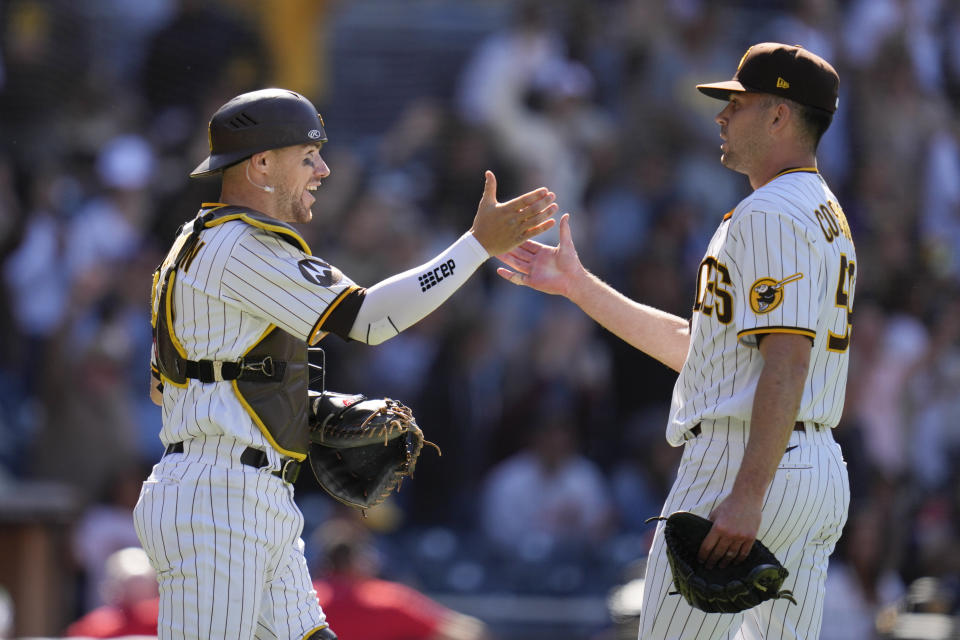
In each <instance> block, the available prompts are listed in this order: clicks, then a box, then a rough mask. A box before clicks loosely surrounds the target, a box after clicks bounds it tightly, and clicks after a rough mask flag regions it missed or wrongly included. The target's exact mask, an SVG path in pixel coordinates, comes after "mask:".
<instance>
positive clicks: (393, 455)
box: [309, 391, 439, 509]
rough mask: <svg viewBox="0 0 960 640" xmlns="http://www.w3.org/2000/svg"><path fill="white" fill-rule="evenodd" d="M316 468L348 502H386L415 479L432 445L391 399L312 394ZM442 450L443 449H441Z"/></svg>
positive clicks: (366, 504) (327, 484)
mask: <svg viewBox="0 0 960 640" xmlns="http://www.w3.org/2000/svg"><path fill="white" fill-rule="evenodd" d="M309 400H310V453H309V459H310V467H311V468H312V469H313V474H314V476H316V478H317V482H319V483H320V486H321V487H323V489H324V490H325V491H326V492H327V493H329V494H330V495H331V496H333V497H334V498H336V499H337V500H339V501H340V502H342V503H344V504H348V505H350V506H353V507H358V508H360V509H367V508H370V507H373V506H375V505H377V504H380V503H381V502H383V501H384V500H386V499H387V497H388V496H389V495H390V493H391V492H392V491H393V490H394V489H399V488H400V483H401V481H402V480H403V478H405V477H406V476H412V475H413V470H414V468H415V467H416V464H417V457H418V456H419V455H420V450H421V449H422V448H423V445H424V444H425V443H426V444H429V445H431V446H433V447H436V445H435V444H433V443H432V442H426V441H425V440H424V438H423V431H421V430H420V427H419V426H417V422H416V420H414V418H413V412H412V411H411V410H410V409H409V408H408V407H406V406H404V405H403V404H401V403H399V402H397V401H396V400H391V399H390V398H367V397H366V396H364V395H361V394H356V395H347V394H344V393H335V392H332V391H324V392H322V393H318V392H315V391H311V392H310V398H309ZM437 451H439V448H437Z"/></svg>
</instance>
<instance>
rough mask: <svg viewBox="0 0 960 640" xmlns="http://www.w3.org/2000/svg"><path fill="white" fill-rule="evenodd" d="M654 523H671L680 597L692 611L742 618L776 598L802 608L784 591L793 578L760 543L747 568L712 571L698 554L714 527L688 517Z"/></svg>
mask: <svg viewBox="0 0 960 640" xmlns="http://www.w3.org/2000/svg"><path fill="white" fill-rule="evenodd" d="M650 520H666V524H665V525H664V528H663V537H664V540H665V541H666V546H667V561H668V562H669V563H670V571H671V572H672V573H673V584H674V586H675V587H676V589H677V591H676V592H675V593H679V594H680V595H682V596H683V597H684V599H685V600H686V601H687V603H689V604H690V606H692V607H696V608H697V609H700V610H701V611H706V612H707V613H737V612H739V611H743V610H745V609H750V608H751V607H755V606H757V605H758V604H760V603H761V602H764V601H765V600H770V599H774V598H784V599H786V600H789V601H790V602H792V603H794V604H796V603H797V601H796V600H794V599H793V593H792V592H790V591H787V590H781V589H780V587H781V586H782V585H783V581H784V580H785V579H786V578H787V576H788V575H789V572H788V571H787V570H786V569H785V568H784V567H783V565H782V564H780V562H779V561H778V560H777V558H776V556H774V555H773V553H771V552H770V550H769V549H767V547H766V546H764V545H763V543H761V542H760V541H759V540H755V541H754V543H753V547H752V548H751V549H750V553H749V554H748V555H747V557H746V559H745V560H743V561H742V562H739V563H737V564H734V565H730V566H727V567H714V568H707V566H706V565H705V564H704V563H702V562H700V561H699V560H698V559H697V553H698V552H699V550H700V545H701V544H702V543H703V539H704V538H705V537H706V536H707V533H708V532H709V531H710V527H712V526H713V523H712V522H710V521H709V520H707V519H706V518H701V517H700V516H698V515H696V514H693V513H690V512H687V511H677V512H676V513H673V514H671V515H670V517H668V518H663V517H658V518H650ZM650 520H648V522H649V521H650Z"/></svg>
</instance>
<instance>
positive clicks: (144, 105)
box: [0, 0, 960, 640]
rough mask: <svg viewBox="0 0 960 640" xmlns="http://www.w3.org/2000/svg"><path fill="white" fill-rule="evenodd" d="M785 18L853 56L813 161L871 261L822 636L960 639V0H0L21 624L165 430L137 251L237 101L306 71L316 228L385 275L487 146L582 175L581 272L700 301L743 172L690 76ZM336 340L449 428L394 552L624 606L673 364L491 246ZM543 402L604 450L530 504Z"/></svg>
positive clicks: (550, 632)
mask: <svg viewBox="0 0 960 640" xmlns="http://www.w3.org/2000/svg"><path fill="white" fill-rule="evenodd" d="M521 26H522V28H521ZM763 40H778V41H784V42H790V43H800V44H803V45H805V46H806V47H807V48H809V49H811V50H813V51H815V52H816V53H818V54H821V55H823V56H824V57H826V58H827V59H829V60H831V61H833V62H834V64H835V66H836V68H837V69H838V71H839V73H840V77H841V101H840V110H839V112H838V114H837V117H836V119H835V122H834V124H833V126H832V128H831V129H830V131H829V132H828V133H827V135H826V137H825V139H824V142H823V144H822V146H821V153H820V165H821V171H822V172H823V174H824V175H825V177H826V178H827V180H828V181H829V182H830V183H831V185H832V187H833V189H834V191H835V192H836V193H837V194H838V196H839V198H840V201H841V202H842V203H843V205H844V208H845V211H846V213H847V217H848V219H849V220H850V223H851V226H852V227H853V231H854V234H855V238H856V241H857V247H858V255H859V256H860V260H861V265H862V270H861V273H860V274H859V277H858V287H857V300H856V319H855V321H854V337H853V341H852V347H851V377H850V384H849V390H848V401H847V407H846V412H845V417H844V420H843V422H842V424H841V425H840V428H839V429H838V431H837V438H838V440H840V441H841V443H842V445H843V447H844V451H845V454H846V457H847V459H848V463H849V467H850V472H851V479H852V487H853V502H852V505H851V512H850V520H849V522H848V525H847V528H846V530H845V533H844V537H843V540H842V541H841V544H840V547H839V548H838V551H837V553H836V555H835V556H834V559H833V561H832V563H831V570H830V577H829V580H828V593H829V598H828V605H827V606H828V609H827V612H826V615H825V624H824V633H823V637H824V638H846V639H859V638H873V637H880V636H881V635H882V636H884V637H893V636H894V635H897V637H911V638H912V637H917V638H921V637H922V638H936V637H948V636H947V635H943V634H948V633H950V629H952V628H953V625H952V617H953V616H955V615H956V614H957V613H958V609H960V598H958V588H960V585H958V578H957V576H958V574H960V551H958V549H960V546H958V545H957V538H958V535H957V534H958V527H960V513H958V509H960V483H958V473H957V469H958V468H960V467H958V465H956V464H954V461H955V460H956V457H957V452H958V448H960V426H958V424H960V421H958V420H957V418H958V417H960V394H958V393H957V389H960V349H958V347H960V341H958V337H960V320H958V318H960V314H958V311H960V298H958V296H957V292H958V284H960V279H958V278H960V257H958V256H960V7H958V5H957V3H956V2H953V1H951V0H768V1H764V0H752V1H746V0H744V1H740V2H735V1H728V2H709V1H707V0H664V1H662V2H661V1H653V0H594V1H589V0H553V1H544V2H540V3H537V2H524V3H521V2H511V1H507V0H355V1H347V0H342V1H332V0H277V1H273V2H267V1H263V2H258V1H256V0H220V1H215V0H209V1H205V2H201V1H197V0H181V1H179V2H178V1H176V0H137V1H136V2H134V1H132V0H131V1H125V0H84V1H83V2H73V1H70V0H6V1H4V2H2V3H0V131H2V135H0V274H2V278H0V296H2V304H0V336H2V340H0V549H3V551H0V585H2V587H4V591H5V595H4V596H3V597H2V598H0V601H2V602H3V603H4V607H2V611H3V613H2V614H0V627H2V626H3V625H4V624H6V625H7V627H8V631H9V632H10V633H11V634H17V635H33V636H39V635H46V636H56V635H58V634H60V633H62V630H63V628H64V627H65V625H66V624H67V623H68V622H70V621H71V620H73V619H75V618H76V617H78V616H79V615H80V614H82V613H83V612H84V611H86V610H87V608H89V607H90V606H92V605H93V603H94V602H95V601H96V597H97V596H96V589H95V587H94V585H95V584H96V581H97V579H98V577H99V576H100V574H101V573H102V559H103V557H104V554H105V553H106V552H107V551H108V550H109V549H113V548H117V547H119V546H122V545H123V544H125V543H126V541H128V536H129V530H128V527H127V525H126V519H125V516H124V514H125V510H126V511H128V510H129V506H130V501H131V500H135V492H136V489H137V487H138V483H139V481H140V479H142V477H143V476H144V475H145V474H146V473H147V470H148V469H149V465H150V464H151V463H152V462H153V461H154V460H156V458H157V457H158V456H159V455H160V453H161V452H162V451H161V447H160V443H159V440H158V439H157V437H156V434H157V432H158V429H159V412H158V410H157V409H156V408H155V407H154V406H153V405H152V404H150V403H149V400H148V399H147V395H146V389H147V384H148V378H147V366H146V363H147V359H148V356H149V346H150V335H149V309H148V305H147V295H148V283H149V282H150V274H151V271H152V269H153V268H154V267H155V265H156V264H157V263H158V262H159V260H160V258H161V257H162V253H163V252H164V251H165V250H166V246H167V244H168V242H169V240H170V239H171V237H172V234H173V233H174V230H175V229H176V227H177V226H178V225H179V224H180V223H181V222H182V221H183V220H185V219H187V218H189V217H192V216H193V214H194V212H195V210H196V208H197V205H198V203H199V202H201V201H203V200H215V199H216V196H217V193H218V191H217V185H216V181H212V182H211V181H188V180H187V179H186V174H187V172H188V171H189V170H190V169H191V168H192V167H193V166H194V165H195V164H196V162H198V161H199V159H201V158H202V157H203V156H204V155H205V153H206V135H205V130H204V129H205V126H206V119H207V117H208V116H209V114H210V113H212V112H213V110H214V109H215V108H216V107H217V106H219V105H220V104H222V103H223V102H224V101H225V100H227V99H228V98H230V97H231V96H233V95H235V94H236V93H239V92H241V91H245V90H249V89H252V88H258V87H262V86H284V87H287V88H291V89H295V90H298V91H300V92H302V93H304V94H305V95H307V96H308V97H310V98H311V99H312V100H313V101H314V102H315V103H316V104H317V105H318V107H320V109H321V111H322V113H323V115H324V119H325V121H326V125H327V129H328V134H329V137H330V142H329V144H328V145H327V146H326V147H325V149H324V158H325V159H326V161H327V163H328V164H329V165H330V166H331V169H332V175H331V177H330V178H329V180H328V181H325V184H324V186H323V188H322V189H321V190H320V192H319V194H318V203H317V205H316V206H315V207H314V211H315V218H314V222H313V223H312V224H311V225H310V226H309V227H308V228H306V229H304V233H305V236H306V237H307V239H308V241H309V242H310V243H311V246H312V247H313V250H314V253H315V254H317V255H319V256H322V257H324V258H325V259H328V260H329V261H330V262H332V263H334V264H336V265H338V266H339V267H340V268H341V269H342V270H343V271H345V272H346V273H348V274H350V275H351V277H352V278H353V279H354V280H356V281H358V282H360V283H361V284H367V285H369V284H373V283H374V282H376V281H377V280H379V279H381V278H382V277H385V276H387V275H390V274H392V273H395V272H398V271H400V270H403V269H406V268H408V267H410V266H413V265H415V264H418V263H419V262H421V261H422V260H423V259H425V258H426V257H428V256H431V255H433V254H435V253H436V252H437V251H438V250H439V248H441V247H443V246H445V245H446V243H448V242H449V241H450V240H452V239H453V238H454V237H456V235H458V234H459V233H461V232H462V231H463V230H464V229H465V228H466V227H467V226H468V225H469V222H470V220H471V219H472V216H473V212H474V211H475V207H476V203H477V201H478V199H479V194H480V191H481V187H482V171H483V169H485V168H492V169H494V170H495V171H496V173H497V175H498V178H499V181H500V193H501V194H512V193H518V192H520V191H521V190H526V189H528V188H532V187H535V186H539V185H541V184H546V185H548V186H550V187H551V188H552V189H554V190H555V191H556V192H557V193H558V195H559V202H560V204H561V207H562V209H563V210H567V211H570V212H572V214H573V216H574V217H573V226H574V233H575V236H576V237H577V238H578V247H579V248H580V253H581V257H582V258H583V261H584V263H585V264H586V265H588V266H589V267H590V268H591V270H593V271H594V272H595V273H597V274H598V275H600V276H601V277H603V278H604V279H606V280H607V281H609V282H611V283H612V284H614V285H615V286H616V287H618V288H619V289H621V290H622V291H624V292H626V293H627V294H628V295H630V296H631V297H634V298H636V299H638V300H641V301H644V302H646V303H649V304H652V305H655V306H658V307H661V308H664V309H667V310H669V311H672V312H674V313H678V314H681V315H685V314H687V313H688V312H689V306H690V296H691V293H690V292H691V291H692V286H693V283H692V282H691V276H692V275H693V273H694V271H695V266H696V264H697V261H698V260H699V258H700V255H701V251H702V248H703V246H705V242H706V239H707V238H708V237H709V234H710V233H711V232H712V230H713V228H714V226H715V224H716V221H717V219H718V218H719V216H721V215H722V214H723V213H724V212H725V211H727V210H728V209H729V208H730V207H731V206H733V204H735V203H736V202H737V201H738V199H739V198H740V197H742V196H743V195H744V194H745V190H746V189H747V188H748V185H747V184H746V181H745V180H744V179H743V177H742V176H739V175H737V174H732V173H731V172H729V171H727V170H726V169H724V168H723V167H721V166H720V164H719V162H718V161H717V160H718V149H717V147H718V142H719V141H718V133H717V127H716V125H715V124H714V123H713V121H712V117H713V114H714V113H715V112H716V111H717V108H718V107H717V104H716V103H715V102H714V101H711V100H707V99H704V98H703V97H702V96H700V95H699V94H698V93H697V92H696V91H694V90H693V85H694V84H695V83H696V82H700V81H706V80H715V79H718V78H723V77H728V76H729V75H731V74H732V71H733V67H734V64H735V62H736V61H737V60H738V59H739V57H740V56H741V55H742V53H743V51H744V50H745V48H746V47H747V46H748V45H749V44H751V43H753V42H758V41H763ZM546 239H547V241H550V240H552V239H553V238H552V237H551V236H550V235H549V234H548V236H547V238H546ZM335 340H336V339H335V338H329V339H327V340H325V341H324V343H323V345H322V346H323V347H324V348H325V350H326V357H327V362H328V364H329V372H328V378H327V384H328V387H329V388H332V389H335V390H339V391H346V392H357V391H362V392H364V393H367V394H368V395H379V394H383V395H390V396H393V397H397V398H400V399H402V400H403V401H404V402H406V403H408V404H409V405H410V406H412V407H413V408H414V410H415V412H416V414H417V416H418V419H419V422H420V424H421V425H422V426H423V428H424V429H425V431H426V432H427V434H428V437H429V438H430V439H431V440H433V441H435V442H437V443H438V444H439V445H440V446H441V448H442V450H443V456H442V457H440V458H438V457H436V456H434V455H432V454H431V452H430V451H426V452H425V453H424V455H423V457H422V458H421V462H420V466H419V468H418V473H417V476H416V478H415V480H414V481H413V482H409V483H406V484H405V485H404V486H403V489H402V491H401V493H400V494H399V496H398V497H397V499H396V500H392V501H391V502H390V503H388V504H387V505H386V506H385V507H383V508H381V509H378V510H376V511H374V512H373V513H371V514H370V517H369V518H368V519H367V520H366V521H365V526H368V527H369V528H370V529H371V530H372V531H373V532H374V533H375V535H376V539H377V542H378V547H379V550H380V553H381V556H382V558H383V561H384V563H383V566H384V574H385V575H386V576H387V577H390V578H391V579H395V580H401V581H404V582H407V583H409V584H412V585H414V586H416V587H417V588H419V589H421V590H422V591H424V592H425V593H428V594H430V595H431V596H434V597H436V598H437V599H438V600H440V601H441V602H445V603H447V604H450V605H451V606H453V607H454V608H457V609H459V610H461V611H464V612H467V613H472V614H474V615H477V616H479V617H481V618H482V619H484V620H485V621H486V622H487V623H488V624H489V625H490V627H491V630H492V631H494V632H495V633H496V634H497V637H499V638H503V639H505V640H512V639H520V638H523V639H526V640H536V639H538V638H552V637H557V636H558V635H560V634H562V636H563V637H566V638H577V639H584V640H586V639H591V640H599V639H608V638H620V637H632V636H631V633H635V632H633V631H631V629H635V625H634V626H633V627H631V617H632V615H633V614H634V613H635V611H634V610H633V609H632V608H631V607H632V603H633V602H634V599H633V598H632V597H631V595H630V590H629V589H619V587H621V586H622V585H625V584H629V583H630V580H632V579H634V578H636V577H637V575H638V571H639V570H640V566H642V557H643V554H644V553H645V551H646V545H647V542H648V536H649V534H650V527H648V526H644V525H643V524H642V522H643V519H644V518H646V517H647V516H650V515H653V514H655V513H656V512H657V511H658V510H659V505H660V500H661V499H662V496H663V495H664V494H665V491H666V487H667V484H668V483H669V482H670V480H671V478H672V473H673V465H674V464H675V462H676V460H677V455H678V452H677V451H675V450H672V449H670V448H669V447H667V446H666V445H665V443H664V442H663V433H662V431H663V420H664V418H665V415H666V411H667V409H668V403H669V397H670V390H671V388H672V383H673V375H672V374H671V372H669V371H668V370H667V369H665V368H664V367H662V366H661V365H659V364H657V363H656V362H654V361H652V360H649V359H647V358H645V357H644V356H641V355H639V354H637V353H635V352H633V351H631V350H630V349H629V348H626V347H625V346H624V345H623V344H621V343H620V342H618V341H617V340H616V339H613V338H612V337H611V336H610V335H609V334H607V333H605V332H604V331H603V330H602V329H599V328H598V327H596V326H594V325H593V324H592V323H591V322H590V321H588V320H587V319H586V318H585V317H583V316H582V314H580V312H579V311H578V310H576V309H575V308H573V307H572V306H571V305H570V304H568V303H565V302H564V301H560V300H556V299H552V298H549V297H547V296H543V295H540V294H537V293H534V292H530V291H527V290H523V289H519V288H516V287H511V286H509V285H507V284H506V283H504V282H502V281H500V280H499V279H498V278H497V277H496V276H495V274H494V269H493V266H491V265H487V266H485V267H483V268H482V269H481V271H480V272H479V273H478V274H477V275H476V276H475V277H474V278H473V279H472V280H471V282H470V283H469V284H468V285H467V286H465V287H464V288H463V290H461V291H460V292H458V293H457V294H456V295H455V296H454V298H453V300H452V301H451V302H450V303H449V304H447V305H446V306H444V307H443V308H442V309H441V310H440V311H438V312H437V313H435V314H434V315H433V316H431V317H430V318H428V319H427V320H425V321H424V322H422V323H421V324H420V325H418V326H417V327H415V328H414V329H411V330H410V331H407V332H406V333H404V334H402V335H401V336H399V337H397V338H395V339H393V340H391V341H389V342H388V343H386V344H384V345H382V346H379V347H376V348H369V347H366V346H364V345H357V344H346V343H343V342H335ZM536 436H541V437H543V438H544V439H546V440H548V441H550V442H552V443H554V445H555V446H554V447H553V449H554V451H553V455H555V456H560V457H561V458H562V457H563V455H564V452H563V451H562V450H560V449H561V447H560V445H557V444H556V443H558V442H560V443H563V442H566V443H568V444H569V451H570V452H573V453H576V454H578V455H580V456H581V457H580V458H579V459H574V460H575V463H576V468H577V469H579V470H580V471H581V472H582V473H584V474H585V476H584V477H591V478H594V479H597V478H598V479H599V480H598V481H597V484H596V486H592V485H591V489H590V490H587V489H584V491H583V492H582V494H581V495H580V496H579V498H580V499H581V500H582V502H581V503H579V504H578V503H576V501H574V500H573V498H571V502H570V504H568V505H565V509H566V510H565V511H564V512H563V513H561V514H544V513H542V512H538V511H537V509H535V507H536V506H537V505H538V503H539V502H540V501H541V500H540V498H539V497H538V496H539V495H540V492H541V491H544V490H546V491H549V490H550V489H549V487H548V488H546V489H545V488H544V487H543V486H539V487H538V486H534V485H531V486H527V485H524V484H522V483H521V482H519V481H517V475H516V474H513V475H511V474H510V473H508V472H507V471H506V470H505V467H504V466H503V465H502V464H501V463H503V462H504V461H506V460H508V458H509V459H511V460H514V461H516V460H517V459H516V458H513V457H512V456H515V455H516V454H526V455H527V456H529V455H532V452H533V450H534V448H535V447H537V445H536V444H535V443H536V442H537V439H536ZM568 454H569V452H568ZM526 459H527V458H521V459H520V462H516V464H521V463H522V462H523V461H524V460H526ZM304 475H305V476H308V475H309V474H304ZM297 491H298V500H299V501H300V503H301V505H302V508H303V510H304V513H305V516H306V518H307V531H306V532H305V535H306V536H309V534H310V532H311V531H312V529H313V528H314V527H316V526H317V525H318V524H320V523H321V522H323V521H324V520H325V519H326V518H328V517H330V515H331V514H332V513H334V512H335V511H336V507H334V505H333V504H332V501H331V500H329V499H328V498H326V496H325V494H322V493H321V492H319V490H318V489H317V487H316V485H315V484H314V483H313V482H312V478H309V477H302V478H301V479H300V481H298V487H297ZM591 491H592V492H593V493H591ZM604 498H605V499H606V500H609V502H608V503H607V504H606V505H603V504H602V501H603V499H604ZM598 504H600V505H601V506H602V507H604V508H601V509H590V508H588V507H589V506H591V505H592V506H593V507H596V506H597V505H598ZM594 510H596V511H598V513H596V514H594V513H592V511H594ZM98 563H99V564H98ZM11 611H12V612H14V613H15V618H14V621H13V622H10V621H9V617H8V615H7V614H9V613H10V612H11ZM906 613H916V614H922V616H923V617H920V618H916V617H910V616H906V615H904V614H906ZM878 614H880V616H879V620H880V629H879V630H874V626H875V624H874V623H875V620H877V616H878ZM896 614H899V617H898V615H896ZM898 621H899V622H898ZM894 628H896V629H897V630H896V631H893V630H892V629H894ZM918 629H921V630H918ZM923 629H925V630H923ZM938 634H940V635H938Z"/></svg>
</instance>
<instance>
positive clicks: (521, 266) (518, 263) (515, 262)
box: [497, 251, 530, 273]
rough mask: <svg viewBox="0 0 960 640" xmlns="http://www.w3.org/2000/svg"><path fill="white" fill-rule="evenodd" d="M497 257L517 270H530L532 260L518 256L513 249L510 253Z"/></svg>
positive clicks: (525, 271)
mask: <svg viewBox="0 0 960 640" xmlns="http://www.w3.org/2000/svg"><path fill="white" fill-rule="evenodd" d="M497 258H498V259H499V260H500V261H501V262H503V263H504V264H505V265H507V266H509V267H512V268H513V269H515V270H516V271H523V272H524V273H527V272H529V271H530V262H529V261H528V260H525V259H523V258H521V257H519V256H517V255H516V254H514V253H513V252H512V251H511V252H510V253H505V254H503V255H500V256H497ZM500 268H501V269H502V268H503V267H500Z"/></svg>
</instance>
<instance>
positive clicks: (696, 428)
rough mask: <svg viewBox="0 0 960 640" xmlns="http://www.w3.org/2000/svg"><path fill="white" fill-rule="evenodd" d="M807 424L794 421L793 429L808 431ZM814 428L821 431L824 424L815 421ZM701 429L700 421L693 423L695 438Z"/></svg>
mask: <svg viewBox="0 0 960 640" xmlns="http://www.w3.org/2000/svg"><path fill="white" fill-rule="evenodd" d="M806 424H807V423H806V422H803V421H800V420H798V421H797V422H794V423H793V430H794V431H806V430H807V428H806V426H805V425H806ZM813 428H814V429H815V430H816V431H820V430H821V429H823V425H821V424H816V423H814V425H813ZM701 431H702V429H701V428H700V423H699V422H698V423H697V424H695V425H693V428H691V429H690V435H691V436H693V437H694V438H696V437H697V436H699V435H700V432H701Z"/></svg>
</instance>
